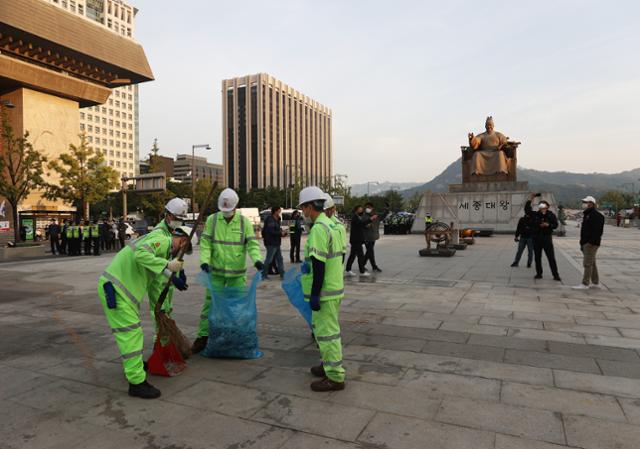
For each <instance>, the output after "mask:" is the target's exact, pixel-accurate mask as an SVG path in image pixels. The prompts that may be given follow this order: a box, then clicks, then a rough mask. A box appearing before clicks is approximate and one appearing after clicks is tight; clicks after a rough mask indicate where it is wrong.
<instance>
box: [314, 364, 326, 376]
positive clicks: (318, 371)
mask: <svg viewBox="0 0 640 449" xmlns="http://www.w3.org/2000/svg"><path fill="white" fill-rule="evenodd" d="M311 374H313V375H314V376H315V377H322V378H325V377H327V374H326V373H325V372H324V366H322V365H318V366H312V367H311Z"/></svg>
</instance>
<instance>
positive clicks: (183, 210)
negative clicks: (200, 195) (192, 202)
mask: <svg viewBox="0 0 640 449" xmlns="http://www.w3.org/2000/svg"><path fill="white" fill-rule="evenodd" d="M164 208H165V209H166V211H167V212H169V213H170V214H171V215H175V216H176V217H178V218H184V216H185V215H186V214H187V210H188V206H187V202H186V201H185V200H183V199H182V198H174V199H172V200H169V202H168V203H167V205H166V206H165V207H164Z"/></svg>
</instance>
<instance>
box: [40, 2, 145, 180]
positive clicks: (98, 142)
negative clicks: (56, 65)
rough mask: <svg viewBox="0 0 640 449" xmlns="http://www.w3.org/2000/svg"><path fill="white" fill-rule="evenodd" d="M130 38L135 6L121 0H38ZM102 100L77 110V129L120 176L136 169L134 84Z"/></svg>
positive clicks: (135, 98) (137, 135) (129, 175)
mask: <svg viewBox="0 0 640 449" xmlns="http://www.w3.org/2000/svg"><path fill="white" fill-rule="evenodd" d="M42 1H46V2H47V3H50V4H52V5H54V6H57V7H58V8H61V9H64V10H65V11H67V12H69V13H71V14H75V15H77V16H80V17H83V18H84V19H86V20H89V21H91V22H92V23H97V24H99V25H101V26H102V27H104V28H105V29H107V30H110V31H111V32H113V33H116V34H118V35H119V36H121V37H122V38H124V39H127V40H131V41H132V40H133V32H134V19H135V15H136V13H137V12H138V10H137V9H136V8H134V7H133V6H131V5H129V4H128V3H125V2H123V1H122V0H42ZM112 91H113V92H112V94H111V96H110V97H109V100H108V101H107V102H106V103H105V104H101V105H96V106H90V107H86V108H83V109H81V110H80V129H79V131H80V132H81V133H84V134H86V136H87V140H88V143H89V145H90V146H92V147H93V148H94V149H95V150H99V151H100V152H102V153H103V154H104V156H105V160H106V162H107V164H108V165H109V166H111V167H113V168H114V169H115V170H116V171H118V172H119V173H120V175H121V176H128V177H131V176H134V175H136V174H138V173H139V169H138V167H139V145H138V138H139V130H138V87H137V86H136V85H133V86H123V87H118V88H116V89H112Z"/></svg>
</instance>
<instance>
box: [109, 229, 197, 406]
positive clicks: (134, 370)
mask: <svg viewBox="0 0 640 449" xmlns="http://www.w3.org/2000/svg"><path fill="white" fill-rule="evenodd" d="M188 244H189V238H188V235H184V234H177V233H176V234H174V235H173V236H171V237H169V236H167V235H166V234H165V233H164V232H162V231H154V232H151V233H149V234H147V235H145V236H144V237H143V238H142V239H140V240H138V241H136V243H135V245H131V246H127V247H125V248H123V249H122V250H120V251H119V252H118V253H117V254H116V256H115V257H114V258H113V260H112V261H111V263H110V264H109V266H108V267H107V269H106V270H105V271H104V273H102V276H100V279H99V281H98V296H99V297H100V301H101V302H102V307H103V310H104V313H105V315H106V317H107V322H108V323H109V326H110V327H111V332H112V333H113V335H114V337H115V340H116V344H117V345H118V349H119V350H120V357H121V359H122V365H123V367H124V374H125V376H126V378H127V380H128V381H129V396H135V397H140V398H143V399H155V398H157V397H159V396H160V390H158V389H157V388H155V387H154V386H152V385H151V384H149V383H148V382H147V380H146V373H145V370H144V361H143V360H144V359H143V350H144V347H143V343H144V334H143V332H142V325H141V317H140V305H141V303H142V300H143V298H144V296H145V295H146V294H147V292H148V291H149V288H150V286H151V285H152V283H154V282H158V280H157V279H158V278H160V282H161V281H164V282H167V281H168V279H169V278H170V277H171V275H172V273H181V272H182V268H183V262H182V261H181V260H178V259H176V258H175V257H176V256H177V255H178V253H179V252H180V250H181V249H186V248H187V247H188ZM181 277H182V276H181ZM181 277H179V276H174V278H173V279H175V281H174V284H175V282H178V283H181V282H184V283H186V277H185V280H184V281H183V280H182V279H181ZM180 285H182V284H180Z"/></svg>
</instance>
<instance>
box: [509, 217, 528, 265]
mask: <svg viewBox="0 0 640 449" xmlns="http://www.w3.org/2000/svg"><path fill="white" fill-rule="evenodd" d="M532 227H533V221H532V219H531V214H527V213H525V214H524V216H522V217H520V220H518V227H517V229H516V236H515V238H514V240H515V241H516V242H517V243H518V250H517V251H516V258H515V259H514V261H513V263H512V264H511V266H512V267H517V266H518V264H519V263H520V258H521V257H522V253H523V252H524V249H525V248H527V268H531V262H532V261H533V254H534V249H533V235H532Z"/></svg>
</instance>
